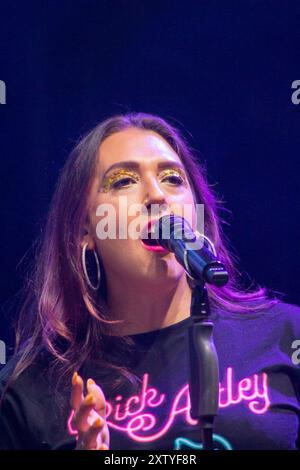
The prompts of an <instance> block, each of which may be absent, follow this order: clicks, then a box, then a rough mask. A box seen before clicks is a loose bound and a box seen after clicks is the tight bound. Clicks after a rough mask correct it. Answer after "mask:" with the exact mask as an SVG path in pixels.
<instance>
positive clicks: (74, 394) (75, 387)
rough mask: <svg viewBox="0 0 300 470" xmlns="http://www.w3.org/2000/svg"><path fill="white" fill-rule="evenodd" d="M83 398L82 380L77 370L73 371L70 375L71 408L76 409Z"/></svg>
mask: <svg viewBox="0 0 300 470" xmlns="http://www.w3.org/2000/svg"><path fill="white" fill-rule="evenodd" d="M82 400H83V380H82V378H81V377H80V375H78V374H77V372H74V374H73V377H72V391H71V400H70V404H71V407H72V408H73V410H75V411H76V410H78V408H79V406H80V404H81V402H82Z"/></svg>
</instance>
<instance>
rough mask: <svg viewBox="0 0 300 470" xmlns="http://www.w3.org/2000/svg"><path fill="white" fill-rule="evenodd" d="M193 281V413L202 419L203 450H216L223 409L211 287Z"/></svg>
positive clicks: (190, 332) (190, 348)
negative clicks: (218, 419) (216, 426)
mask: <svg viewBox="0 0 300 470" xmlns="http://www.w3.org/2000/svg"><path fill="white" fill-rule="evenodd" d="M192 280H193V282H194V287H192V302H191V309H190V314H191V319H192V325H191V326H189V328H188V332H187V333H188V334H187V340H188V355H189V364H190V367H189V392H190V399H191V413H190V414H191V417H192V418H193V419H196V420H199V424H200V432H201V435H202V442H203V449H205V450H213V425H214V418H215V416H216V415H217V414H218V406H219V361H218V355H217V352H216V349H215V345H214V341H213V335H212V333H213V322H212V321H211V319H210V306H209V299H208V293H207V288H206V286H205V283H204V282H203V281H202V280H195V279H193V278H192Z"/></svg>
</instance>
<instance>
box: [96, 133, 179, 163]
mask: <svg viewBox="0 0 300 470" xmlns="http://www.w3.org/2000/svg"><path fill="white" fill-rule="evenodd" d="M98 159H99V160H98V163H99V167H100V171H101V172H105V171H106V169H107V168H108V167H109V166H111V165H113V164H114V163H118V162H122V161H126V160H135V161H137V162H138V163H140V164H142V163H145V162H149V163H152V162H153V163H154V162H156V161H164V160H166V161H167V160H169V161H170V162H174V161H175V162H180V158H179V156H178V155H177V153H176V152H175V151H174V150H173V149H172V147H171V146H170V145H169V144H168V142H167V141H166V140H165V139H164V138H163V137H161V136H160V135H159V134H157V133H156V132H153V131H148V130H141V129H126V130H124V131H120V132H116V133H115V134H113V135H111V136H110V137H108V138H107V139H105V140H104V142H102V144H101V145H100V148H99V153H98Z"/></svg>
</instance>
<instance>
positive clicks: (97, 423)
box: [93, 416, 102, 428]
mask: <svg viewBox="0 0 300 470" xmlns="http://www.w3.org/2000/svg"><path fill="white" fill-rule="evenodd" d="M101 425H102V421H101V418H100V416H98V418H96V419H95V421H94V424H93V427H94V428H99V427H100V426H101Z"/></svg>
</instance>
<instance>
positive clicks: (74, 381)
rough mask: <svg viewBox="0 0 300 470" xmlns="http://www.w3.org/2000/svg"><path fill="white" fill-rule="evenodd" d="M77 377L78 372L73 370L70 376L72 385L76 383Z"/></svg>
mask: <svg viewBox="0 0 300 470" xmlns="http://www.w3.org/2000/svg"><path fill="white" fill-rule="evenodd" d="M77 378H78V374H77V372H74V374H73V377H72V385H76V383H77Z"/></svg>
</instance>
